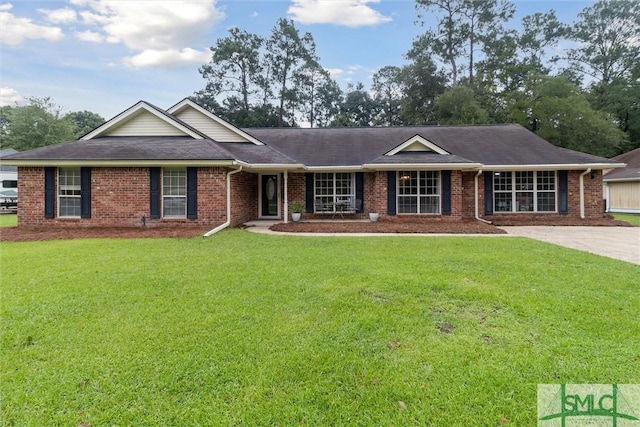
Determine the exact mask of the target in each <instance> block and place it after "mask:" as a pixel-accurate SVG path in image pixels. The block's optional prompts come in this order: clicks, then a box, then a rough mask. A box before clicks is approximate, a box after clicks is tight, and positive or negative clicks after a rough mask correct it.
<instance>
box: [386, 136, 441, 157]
mask: <svg viewBox="0 0 640 427" xmlns="http://www.w3.org/2000/svg"><path fill="white" fill-rule="evenodd" d="M416 142H417V143H419V144H422V145H424V146H425V147H426V148H428V149H429V150H431V151H433V152H434V153H438V154H451V153H449V152H447V151H445V150H443V149H442V148H440V147H438V146H437V145H436V144H434V143H433V142H431V141H429V140H428V139H426V138H423V137H422V136H420V135H417V134H416V135H414V136H412V137H411V138H409V139H407V140H406V141H405V142H403V143H402V144H400V145H398V146H397V147H396V148H394V149H393V150H391V151H389V152H387V153H386V154H385V156H393V155H394V154H397V153H400V152H401V151H404V149H405V148H407V147H408V146H410V145H413V144H415V143H416Z"/></svg>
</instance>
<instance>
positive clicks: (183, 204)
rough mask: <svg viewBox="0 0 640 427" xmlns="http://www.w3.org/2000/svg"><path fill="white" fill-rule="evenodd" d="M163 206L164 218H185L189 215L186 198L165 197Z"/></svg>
mask: <svg viewBox="0 0 640 427" xmlns="http://www.w3.org/2000/svg"><path fill="white" fill-rule="evenodd" d="M163 202H164V203H163V205H162V216H164V217H177V218H184V217H185V216H186V214H187V199H186V198H185V197H165V198H164V200H163Z"/></svg>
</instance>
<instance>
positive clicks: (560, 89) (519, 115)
mask: <svg viewBox="0 0 640 427" xmlns="http://www.w3.org/2000/svg"><path fill="white" fill-rule="evenodd" d="M524 89H525V90H524V91H521V92H513V93H512V94H511V103H510V106H509V111H510V115H511V118H512V120H513V121H515V122H516V123H520V124H521V125H523V126H525V127H526V128H528V129H529V130H531V131H533V132H535V133H536V134H538V135H540V136H541V137H542V138H544V139H546V140H547V141H549V142H551V143H552V144H554V145H557V146H559V147H564V148H569V149H571V150H577V151H582V152H586V153H590V154H595V155H598V156H604V157H611V156H613V155H615V154H617V153H618V152H619V150H620V147H621V145H623V144H624V143H625V140H626V136H625V134H624V133H623V132H622V131H621V130H619V129H618V128H617V127H616V125H615V123H614V122H613V121H612V120H611V119H610V117H608V116H607V115H606V114H603V113H602V112H600V111H597V110H594V109H593V108H592V107H591V105H590V104H589V102H588V101H587V99H586V97H585V95H584V94H583V93H582V91H581V89H580V88H579V87H578V86H576V85H575V84H573V83H571V82H570V81H569V80H568V79H567V78H566V77H547V76H534V77H530V78H529V79H527V81H526V82H525V88H524Z"/></svg>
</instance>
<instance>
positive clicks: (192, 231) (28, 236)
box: [0, 216, 630, 242]
mask: <svg viewBox="0 0 640 427" xmlns="http://www.w3.org/2000/svg"><path fill="white" fill-rule="evenodd" d="M495 225H497V226H508V225H562V226H567V225H569V226H578V225H582V226H626V227H628V226H630V224H629V223H627V222H625V221H618V220H614V219H612V218H611V217H608V216H605V217H603V218H601V219H600V218H599V219H590V220H581V219H572V218H552V219H550V218H545V219H544V221H542V220H540V221H535V220H533V221H532V220H526V221H525V220H518V219H517V218H516V219H512V218H505V219H500V220H496V221H495ZM271 229H272V230H274V231H282V232H290V233H406V234H416V233H424V234H428V233H443V234H505V231H503V230H501V229H499V228H497V227H496V226H494V225H490V224H485V223H483V222H480V221H462V222H440V221H433V220H429V219H422V220H420V219H413V218H408V219H382V220H380V221H378V222H368V221H367V222H359V221H358V222H333V221H325V222H307V221H302V222H290V223H288V224H276V225H274V226H272V227H271ZM208 230H209V228H195V227H184V226H173V227H166V226H155V227H110V228H106V227H75V228H71V227H67V228H62V227H27V226H25V227H3V228H0V241H5V242H28V241H39V240H68V239H92V238H123V239H125V238H126V239H131V238H135V239H138V238H173V237H197V236H202V235H203V234H204V233H206V232H207V231H208Z"/></svg>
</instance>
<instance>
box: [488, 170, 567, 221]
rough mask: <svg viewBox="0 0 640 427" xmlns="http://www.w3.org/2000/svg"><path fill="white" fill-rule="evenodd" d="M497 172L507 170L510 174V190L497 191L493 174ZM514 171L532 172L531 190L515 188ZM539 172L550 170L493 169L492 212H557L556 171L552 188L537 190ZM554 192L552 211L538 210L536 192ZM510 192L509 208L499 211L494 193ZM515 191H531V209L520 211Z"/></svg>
mask: <svg viewBox="0 0 640 427" xmlns="http://www.w3.org/2000/svg"><path fill="white" fill-rule="evenodd" d="M497 172H500V173H505V172H508V173H509V174H510V175H511V190H509V191H499V190H496V187H495V185H496V184H495V174H496V173H497ZM516 172H533V190H531V191H526V190H517V189H516ZM539 172H550V171H531V170H529V171H524V170H523V171H494V172H493V174H494V175H493V180H492V185H493V212H494V213H498V214H501V213H514V214H532V213H557V212H558V172H557V171H552V172H553V184H554V185H553V188H554V189H553V190H538V173H539ZM551 192H553V194H554V206H555V209H554V210H552V211H541V210H538V193H551ZM509 193H511V210H509V211H501V210H497V209H496V194H509ZM517 193H533V210H532V211H520V210H518V206H517V196H516V195H517Z"/></svg>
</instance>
